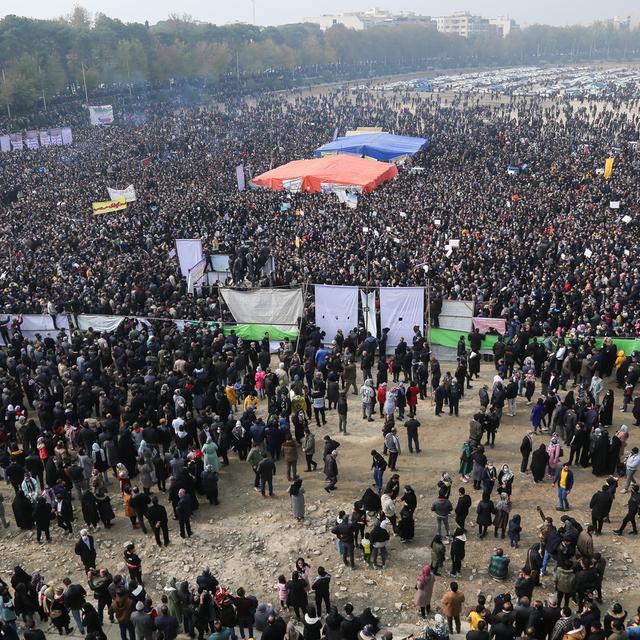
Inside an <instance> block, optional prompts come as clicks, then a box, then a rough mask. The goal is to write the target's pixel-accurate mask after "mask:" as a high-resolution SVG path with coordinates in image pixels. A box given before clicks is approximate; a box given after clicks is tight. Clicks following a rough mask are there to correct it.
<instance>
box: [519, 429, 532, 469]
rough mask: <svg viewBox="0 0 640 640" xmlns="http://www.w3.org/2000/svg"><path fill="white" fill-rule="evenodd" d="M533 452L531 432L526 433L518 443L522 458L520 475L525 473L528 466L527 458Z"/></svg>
mask: <svg viewBox="0 0 640 640" xmlns="http://www.w3.org/2000/svg"><path fill="white" fill-rule="evenodd" d="M532 450H533V431H528V432H527V435H526V436H524V438H522V442H521V443H520V455H521V456H522V462H521V463H520V471H521V472H522V473H526V472H527V467H528V466H529V456H530V455H531V451H532Z"/></svg>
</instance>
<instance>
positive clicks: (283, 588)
mask: <svg viewBox="0 0 640 640" xmlns="http://www.w3.org/2000/svg"><path fill="white" fill-rule="evenodd" d="M275 588H276V591H277V592H278V599H279V600H280V606H281V607H282V608H283V609H285V610H288V609H289V607H288V606H287V600H288V599H289V591H288V590H287V579H286V578H285V577H284V576H283V575H279V576H278V582H276V587H275Z"/></svg>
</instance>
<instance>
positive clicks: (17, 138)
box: [9, 133, 24, 151]
mask: <svg viewBox="0 0 640 640" xmlns="http://www.w3.org/2000/svg"><path fill="white" fill-rule="evenodd" d="M9 139H10V140H11V151H20V149H24V142H23V141H22V134H21V133H10V134H9Z"/></svg>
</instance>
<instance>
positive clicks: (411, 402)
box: [407, 380, 420, 418]
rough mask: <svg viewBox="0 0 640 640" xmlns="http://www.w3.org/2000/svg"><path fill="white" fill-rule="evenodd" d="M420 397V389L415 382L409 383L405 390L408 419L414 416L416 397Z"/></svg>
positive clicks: (416, 403)
mask: <svg viewBox="0 0 640 640" xmlns="http://www.w3.org/2000/svg"><path fill="white" fill-rule="evenodd" d="M419 395H420V387H418V383H417V382H416V381H415V380H412V381H411V384H410V385H409V388H408V389H407V406H408V407H409V417H410V418H413V416H415V415H416V407H417V406H418V396H419Z"/></svg>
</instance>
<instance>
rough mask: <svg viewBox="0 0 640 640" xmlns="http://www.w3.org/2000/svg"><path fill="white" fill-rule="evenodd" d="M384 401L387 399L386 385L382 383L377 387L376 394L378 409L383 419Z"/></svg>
mask: <svg viewBox="0 0 640 640" xmlns="http://www.w3.org/2000/svg"><path fill="white" fill-rule="evenodd" d="M386 399H387V383H386V382H383V383H382V384H381V385H380V386H379V387H378V392H377V400H378V407H379V408H380V417H381V418H384V403H385V401H386Z"/></svg>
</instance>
